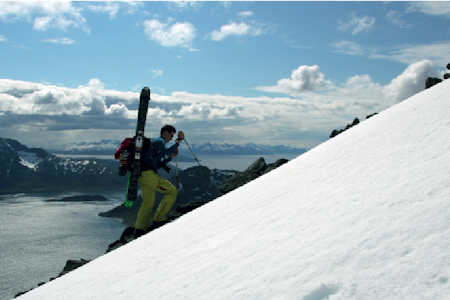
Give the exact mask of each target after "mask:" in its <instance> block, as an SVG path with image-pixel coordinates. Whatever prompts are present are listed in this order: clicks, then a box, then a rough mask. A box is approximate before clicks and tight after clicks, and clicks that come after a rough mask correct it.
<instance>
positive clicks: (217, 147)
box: [47, 140, 307, 155]
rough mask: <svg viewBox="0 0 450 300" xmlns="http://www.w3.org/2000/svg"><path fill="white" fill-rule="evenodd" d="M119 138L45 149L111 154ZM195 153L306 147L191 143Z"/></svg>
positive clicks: (285, 150) (287, 150)
mask: <svg viewBox="0 0 450 300" xmlns="http://www.w3.org/2000/svg"><path fill="white" fill-rule="evenodd" d="M121 142H122V141H120V140H102V141H100V142H94V143H86V142H83V143H75V144H71V145H52V146H49V147H48V148H47V149H48V150H47V151H49V152H51V153H59V154H85V155H92V154H105V155H108V154H109V155H112V154H114V152H115V150H116V149H117V148H118V147H119V146H120V143H121ZM191 147H192V149H193V151H194V152H195V153H196V154H224V155H243V154H244V155H245V154H273V153H304V152H306V151H307V149H300V148H294V147H288V146H268V145H256V144H253V143H248V144H246V145H232V144H217V143H215V144H211V143H199V144H195V143H194V144H192V145H191ZM181 149H182V150H183V151H186V152H188V151H189V150H188V149H187V147H186V145H184V143H182V145H181Z"/></svg>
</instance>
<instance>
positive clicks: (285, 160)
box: [261, 158, 289, 175]
mask: <svg viewBox="0 0 450 300" xmlns="http://www.w3.org/2000/svg"><path fill="white" fill-rule="evenodd" d="M288 161H289V160H287V159H284V158H280V159H279V160H277V161H276V162H274V163H273V164H269V165H268V166H267V168H266V169H265V170H264V171H263V172H262V173H261V175H264V174H266V173H269V172H270V171H272V170H275V169H276V168H278V167H279V166H281V165H284V164H285V163H287V162H288Z"/></svg>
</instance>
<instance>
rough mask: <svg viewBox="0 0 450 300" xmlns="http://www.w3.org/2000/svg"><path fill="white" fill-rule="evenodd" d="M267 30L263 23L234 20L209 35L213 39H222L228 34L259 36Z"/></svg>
mask: <svg viewBox="0 0 450 300" xmlns="http://www.w3.org/2000/svg"><path fill="white" fill-rule="evenodd" d="M266 32H267V29H264V28H263V27H262V25H261V24H257V23H251V24H247V23H245V22H241V23H239V24H238V23H235V22H232V23H230V24H226V25H223V26H222V27H220V30H214V31H213V32H211V33H210V34H208V36H209V37H210V39H211V40H212V41H222V40H223V39H225V38H226V37H228V36H244V35H252V36H257V35H261V34H264V33H266Z"/></svg>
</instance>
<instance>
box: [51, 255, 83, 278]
mask: <svg viewBox="0 0 450 300" xmlns="http://www.w3.org/2000/svg"><path fill="white" fill-rule="evenodd" d="M88 262H89V260H87V259H83V258H82V259H81V260H72V259H70V260H68V261H67V262H66V266H65V267H64V269H63V270H62V272H61V273H59V276H63V275H65V274H67V273H69V272H71V271H73V270H75V269H77V268H79V267H81V266H83V265H85V264H87V263H88ZM59 276H58V277H59Z"/></svg>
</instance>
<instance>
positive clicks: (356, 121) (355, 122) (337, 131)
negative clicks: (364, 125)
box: [330, 113, 377, 138]
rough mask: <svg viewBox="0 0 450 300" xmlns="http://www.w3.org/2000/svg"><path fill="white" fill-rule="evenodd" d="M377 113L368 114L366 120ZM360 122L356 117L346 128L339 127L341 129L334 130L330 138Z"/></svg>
mask: <svg viewBox="0 0 450 300" xmlns="http://www.w3.org/2000/svg"><path fill="white" fill-rule="evenodd" d="M376 114H377V113H373V114H371V115H367V116H366V120H367V119H368V118H370V117H373V116H374V115H376ZM359 123H360V121H359V119H358V118H355V119H354V120H353V122H352V123H351V124H347V126H345V128H344V129H339V130H336V129H335V130H333V132H331V134H330V138H334V137H335V136H337V135H338V134H341V133H343V132H344V131H346V130H349V129H350V128H352V127H353V126H356V125H358V124H359Z"/></svg>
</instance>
